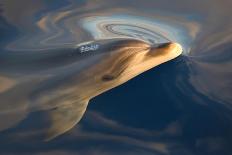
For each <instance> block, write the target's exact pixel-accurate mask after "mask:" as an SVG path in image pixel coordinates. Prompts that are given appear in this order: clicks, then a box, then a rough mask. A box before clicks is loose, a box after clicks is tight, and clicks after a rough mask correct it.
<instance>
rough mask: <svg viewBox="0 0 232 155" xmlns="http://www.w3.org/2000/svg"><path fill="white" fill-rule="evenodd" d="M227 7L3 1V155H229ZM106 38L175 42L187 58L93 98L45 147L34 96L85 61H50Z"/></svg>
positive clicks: (145, 1)
mask: <svg viewBox="0 0 232 155" xmlns="http://www.w3.org/2000/svg"><path fill="white" fill-rule="evenodd" d="M231 6H232V1H230V0H221V1H219V0H205V1H198V0H195V1H194V0H172V1H167V0H153V1H150V0H136V1H135V0H117V1H113V0H107V1H106V0H92V1H91V0H56V1H45V0H41V1H31V0H20V1H17V0H1V1H0V97H1V98H0V131H1V132H0V154H10V155H11V154H62V155H63V154H64V155H66V154H68V155H69V154H85V155H95V154H101V155H105V154H106V155H108V154H110V155H114V154H115V155H116V154H117V155H118V154H123V155H124V154H125V155H129V154H133V155H136V154H138V155H141V154H143V155H150V154H151V155H154V154H155V155H156V154H157V155H163V154H170V155H207V154H209V155H218V154H220V155H230V154H232V149H231V145H232V132H231V131H232V111H231V110H232V70H231V68H232V44H231V43H232V17H231V13H232V11H231ZM107 38H137V39H140V40H144V41H146V42H149V43H163V42H168V41H173V42H178V43H180V44H181V45H182V47H183V50H184V51H183V55H182V56H181V57H179V58H178V59H175V60H173V61H170V62H168V63H166V64H163V65H161V66H159V67H156V68H154V69H152V70H150V71H148V72H146V73H144V74H142V75H140V76H138V77H136V78H134V79H133V80H131V81H129V82H127V83H126V84H124V85H121V86H119V87H117V88H115V89H112V90H110V91H108V92H106V93H104V94H101V95H100V96H98V97H96V98H94V99H93V100H91V101H90V104H89V106H88V110H87V111H86V114H85V115H84V117H83V119H82V120H81V122H80V123H79V124H78V125H76V126H75V127H74V128H73V129H72V130H70V131H69V132H67V133H65V134H64V135H62V136H60V137H58V138H56V139H54V140H52V141H48V142H44V141H43V140H42V138H41V134H40V133H41V132H42V129H43V127H44V126H46V119H47V117H46V114H45V113H44V109H37V110H36V107H38V105H36V103H33V102H30V101H31V93H32V92H34V91H35V90H40V89H42V88H43V87H45V88H47V86H49V85H50V84H51V83H52V80H49V81H48V82H44V83H42V86H41V83H40V82H41V81H43V80H44V79H49V78H51V77H53V76H56V75H60V76H59V77H61V79H58V80H57V79H56V80H57V81H58V82H59V80H62V77H63V76H64V75H66V74H69V73H70V74H71V73H72V71H73V70H75V69H76V67H77V66H78V63H79V61H80V60H78V61H77V62H76V61H75V59H74V60H70V59H68V61H66V62H64V61H63V60H62V58H57V60H56V61H53V60H52V59H51V58H50V56H53V55H54V54H56V53H54V52H57V51H59V50H60V49H61V50H62V49H67V48H69V47H72V46H76V45H78V44H80V43H83V42H88V41H93V40H100V39H107ZM6 53H7V54H9V55H10V56H11V57H10V59H6V58H7V57H6V55H7V54H6ZM40 58H41V59H42V58H43V60H44V58H47V59H45V60H46V61H44V62H43V63H41V62H40V61H38V62H37V60H40ZM12 62H13V63H12ZM5 64H8V65H5ZM9 64H10V65H9ZM57 81H56V82H57ZM66 82H67V83H71V82H72V81H71V80H70V79H69V80H67V81H66Z"/></svg>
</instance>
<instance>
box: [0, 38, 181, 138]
mask: <svg viewBox="0 0 232 155" xmlns="http://www.w3.org/2000/svg"><path fill="white" fill-rule="evenodd" d="M181 53H182V48H181V46H180V45H179V44H178V43H171V42H169V43H162V44H154V45H151V44H149V43H147V42H144V41H141V40H137V39H133V38H114V39H105V40H98V41H92V42H86V43H83V44H79V45H76V46H73V47H65V48H63V49H43V50H38V51H35V50H34V51H33V52H32V51H23V52H22V51H17V52H12V51H5V52H1V53H0V104H1V105H0V106H1V109H2V110H1V112H0V115H1V114H5V117H4V119H6V120H7V116H8V115H7V112H9V113H12V112H16V113H17V108H18V109H21V111H23V110H24V111H28V110H25V109H30V111H36V110H42V111H47V112H48V116H49V118H48V119H49V120H50V121H49V122H50V126H49V127H48V129H47V130H46V132H47V134H46V135H47V140H50V139H52V138H55V137H57V136H58V135H61V134H63V133H65V132H66V131H68V130H70V129H71V128H72V127H74V126H75V125H76V124H77V123H78V122H79V121H80V120H81V118H82V117H83V114H84V112H85V111H86V108H87V105H88V102H89V100H90V99H91V98H94V97H95V96H97V95H99V94H101V93H103V92H105V91H107V90H109V89H112V88H114V87H117V86H119V85H121V84H123V83H125V82H127V81H128V80H130V79H132V78H133V77H135V76H137V75H139V74H141V73H143V72H145V71H147V70H149V69H151V68H153V67H155V66H157V65H160V64H162V63H164V62H167V61H169V60H172V59H174V58H176V57H177V56H179V55H180V54H181ZM1 81H2V82H1ZM1 85H2V86H1ZM1 87H2V88H1ZM27 104H28V105H30V106H29V107H27V106H25V105H27ZM10 105H11V106H10ZM9 107H11V108H13V109H14V110H13V111H12V110H11V111H10V110H9ZM4 109H5V111H4ZM2 111H3V112H2ZM19 111H20V110H19ZM25 113H26V112H25ZM3 116H4V115H3ZM16 116H17V115H16ZM23 118H25V117H22V118H17V119H16V120H15V122H19V121H20V120H22V119H23ZM0 121H2V120H1V119H0ZM15 124H16V123H10V124H8V127H5V129H6V128H9V127H10V126H13V125H15Z"/></svg>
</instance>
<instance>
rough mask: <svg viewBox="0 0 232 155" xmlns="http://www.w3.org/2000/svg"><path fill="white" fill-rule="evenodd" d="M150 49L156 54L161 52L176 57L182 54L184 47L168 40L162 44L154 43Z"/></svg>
mask: <svg viewBox="0 0 232 155" xmlns="http://www.w3.org/2000/svg"><path fill="white" fill-rule="evenodd" d="M150 51H151V52H152V53H154V54H155V53H156V54H157V53H159V54H162V55H166V56H168V57H172V58H175V57H177V56H179V55H181V53H182V47H181V45H180V44H178V43H175V42H168V43H161V44H156V45H152V46H151V50H150ZM156 54H155V55H156Z"/></svg>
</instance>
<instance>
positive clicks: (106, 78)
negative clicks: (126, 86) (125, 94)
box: [102, 74, 115, 81]
mask: <svg viewBox="0 0 232 155" xmlns="http://www.w3.org/2000/svg"><path fill="white" fill-rule="evenodd" d="M114 79H115V76H113V75H110V74H106V75H103V76H102V81H111V80H114Z"/></svg>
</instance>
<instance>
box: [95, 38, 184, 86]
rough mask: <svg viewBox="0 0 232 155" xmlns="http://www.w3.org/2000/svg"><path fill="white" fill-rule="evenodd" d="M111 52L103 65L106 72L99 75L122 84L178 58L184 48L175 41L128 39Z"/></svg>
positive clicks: (104, 79)
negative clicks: (157, 41) (155, 42)
mask: <svg viewBox="0 0 232 155" xmlns="http://www.w3.org/2000/svg"><path fill="white" fill-rule="evenodd" d="M109 53H110V58H108V61H105V62H104V63H103V65H101V68H105V72H103V74H99V75H101V80H102V81H104V82H108V83H110V82H111V83H117V84H121V83H124V82H126V81H128V80H130V79H132V78H133V77H135V76H137V75H139V74H141V73H143V72H145V71H147V70H149V69H151V68H153V67H155V66H157V65H160V64H162V63H164V62H167V61H169V60H172V59H174V58H176V57H177V56H179V55H180V54H181V53H182V48H181V45H179V44H178V43H173V42H168V43H162V44H154V45H150V44H148V43H146V42H143V41H140V40H128V41H124V42H122V43H121V44H117V45H116V46H114V48H113V50H112V51H111V52H109Z"/></svg>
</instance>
